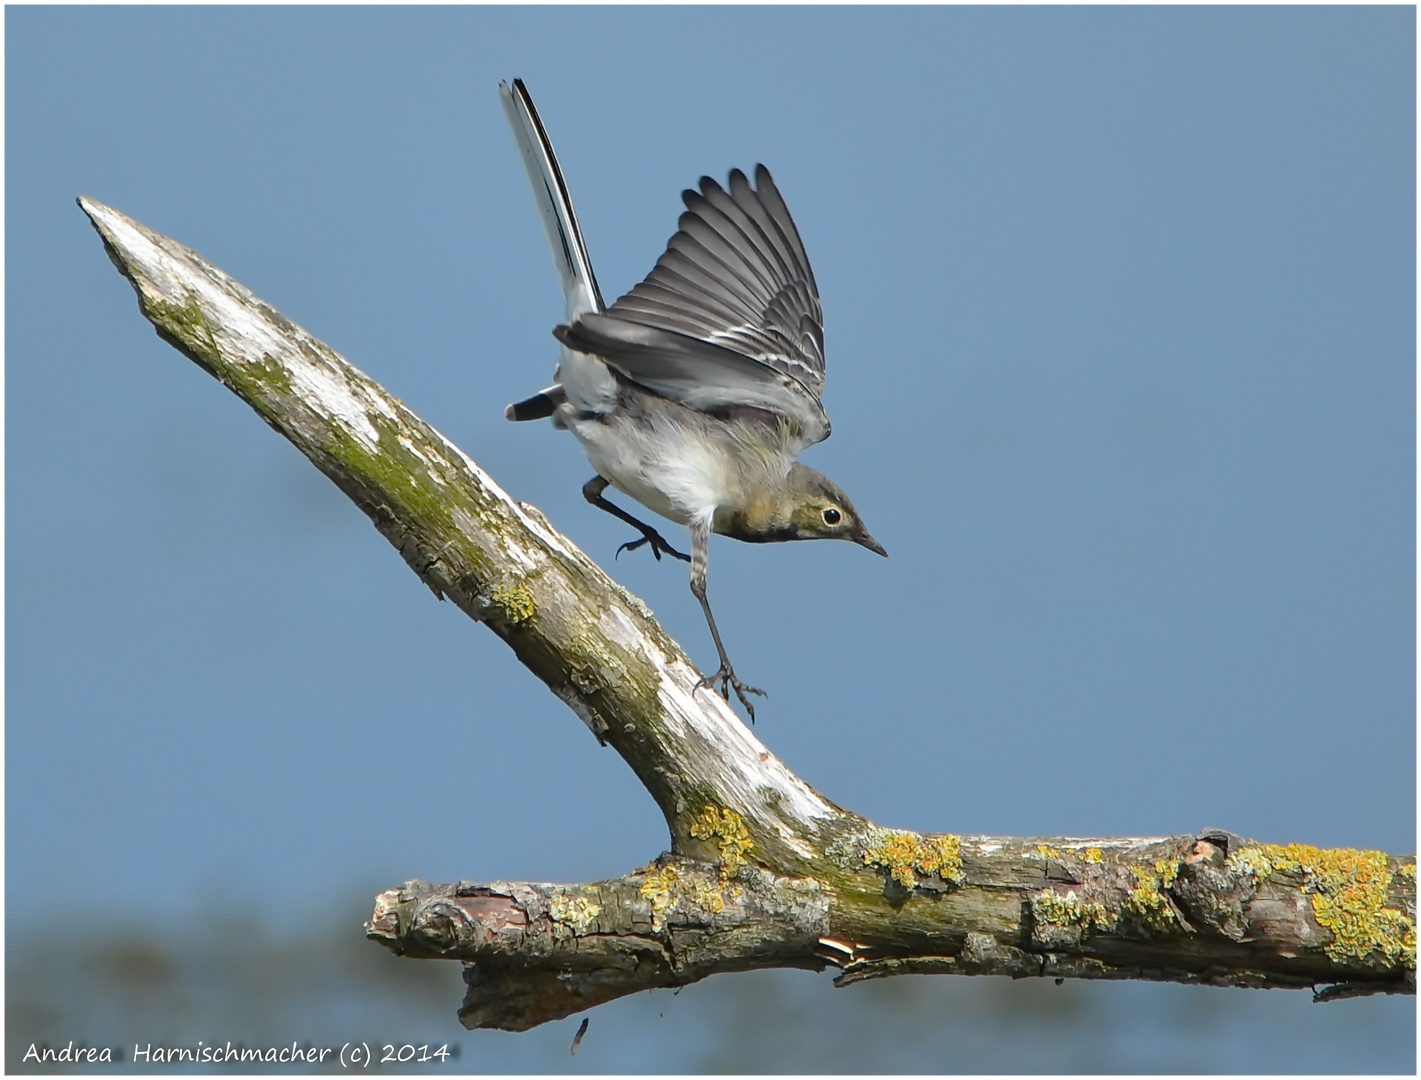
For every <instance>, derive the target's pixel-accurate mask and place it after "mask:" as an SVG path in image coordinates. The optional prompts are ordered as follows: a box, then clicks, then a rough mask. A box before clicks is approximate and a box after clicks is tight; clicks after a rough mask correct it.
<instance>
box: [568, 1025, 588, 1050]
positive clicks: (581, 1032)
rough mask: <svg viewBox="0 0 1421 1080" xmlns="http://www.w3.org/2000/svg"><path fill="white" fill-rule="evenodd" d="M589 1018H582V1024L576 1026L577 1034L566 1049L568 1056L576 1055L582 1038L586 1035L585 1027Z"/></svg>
mask: <svg viewBox="0 0 1421 1080" xmlns="http://www.w3.org/2000/svg"><path fill="white" fill-rule="evenodd" d="M591 1019H592V1018H591V1017H590V1016H584V1017H583V1018H582V1023H581V1024H580V1025H578V1028H577V1034H576V1035H574V1036H573V1037H572V1046H571V1047H569V1048H568V1051H567V1052H568V1053H569V1054H575V1053H577V1048H578V1047H579V1046H580V1045H581V1044H582V1036H584V1035H586V1034H587V1025H588V1023H589V1022H590V1021H591Z"/></svg>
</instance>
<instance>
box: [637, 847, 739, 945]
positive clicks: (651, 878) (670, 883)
mask: <svg viewBox="0 0 1421 1080" xmlns="http://www.w3.org/2000/svg"><path fill="white" fill-rule="evenodd" d="M637 891H638V892H639V893H640V894H641V896H642V898H643V899H645V900H648V901H650V902H651V928H652V929H653V930H660V929H661V928H662V927H664V926H665V925H666V916H667V915H669V914H670V913H671V911H672V910H673V909H674V908H675V907H676V905H677V904H678V903H680V902H681V901H682V900H683V899H684V900H689V901H690V902H691V904H692V905H693V906H695V907H697V908H699V909H701V910H702V911H709V912H712V913H713V914H716V915H719V914H720V913H721V912H722V911H724V910H725V898H724V896H723V895H722V894H721V892H720V890H718V889H714V888H712V887H711V886H710V885H708V884H707V883H706V882H705V881H704V880H702V879H701V878H699V877H691V878H685V877H683V876H682V875H681V871H680V870H679V869H678V868H677V866H676V864H675V863H667V864H666V865H665V866H663V867H662V868H661V869H659V870H656V871H655V872H653V873H651V874H649V875H648V876H647V878H646V880H645V881H643V882H642V883H641V887H640V888H639V889H638V890H637Z"/></svg>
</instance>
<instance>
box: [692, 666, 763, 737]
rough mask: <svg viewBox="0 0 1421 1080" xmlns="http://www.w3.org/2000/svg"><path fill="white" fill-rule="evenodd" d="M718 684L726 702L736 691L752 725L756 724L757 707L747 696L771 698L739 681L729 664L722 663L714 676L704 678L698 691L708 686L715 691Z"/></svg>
mask: <svg viewBox="0 0 1421 1080" xmlns="http://www.w3.org/2000/svg"><path fill="white" fill-rule="evenodd" d="M716 683H720V696H721V697H723V698H725V700H726V701H729V700H730V691H731V689H732V688H733V689H734V690H735V696H736V697H738V698H739V699H740V704H742V705H744V706H745V711H746V712H747V713H749V714H750V723H752V724H753V723H754V722H755V706H753V705H751V704H750V699H749V698H747V697H746V696H745V695H746V694H759V695H760V696H761V697H769V696H770V695H769V694H767V693H765V691H763V690H761V689H760V688H759V687H758V686H746V685H745V684H744V683H743V682H741V681H740V680H739V679H737V678H736V677H735V669H734V668H732V667H731V666H730V665H729V664H728V663H722V664H721V665H720V668H719V669H718V670H717V671H716V673H715V674H714V675H705V676H702V678H701V681H700V682H698V683H696V689H698V690H699V689H700V688H701V687H702V686H708V687H710V688H711V689H712V690H714V689H715V684H716Z"/></svg>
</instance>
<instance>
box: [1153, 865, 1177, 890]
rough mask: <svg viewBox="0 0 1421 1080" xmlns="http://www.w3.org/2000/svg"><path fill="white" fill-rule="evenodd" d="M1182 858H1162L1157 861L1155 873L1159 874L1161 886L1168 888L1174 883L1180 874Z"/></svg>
mask: <svg viewBox="0 0 1421 1080" xmlns="http://www.w3.org/2000/svg"><path fill="white" fill-rule="evenodd" d="M1179 867H1180V860H1178V859H1160V860H1159V861H1158V862H1156V863H1155V873H1156V874H1158V875H1159V883H1160V887H1161V888H1164V889H1167V888H1169V887H1170V886H1171V885H1173V884H1174V879H1175V878H1177V877H1178V876H1179Z"/></svg>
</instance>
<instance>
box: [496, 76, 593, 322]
mask: <svg viewBox="0 0 1421 1080" xmlns="http://www.w3.org/2000/svg"><path fill="white" fill-rule="evenodd" d="M498 89H499V94H500V96H501V97H502V98H503V111H504V112H505V113H507V114H508V126H509V127H511V128H512V129H513V140H514V142H516V143H517V144H518V156H519V157H520V158H521V159H522V160H523V168H524V169H525V170H526V171H527V173H528V183H529V185H530V186H531V187H532V189H533V201H534V202H535V203H536V204H537V206H538V217H539V218H540V219H541V220H542V222H543V231H544V232H545V233H547V237H548V247H549V248H551V249H552V253H553V266H554V267H555V268H556V270H557V272H558V284H560V285H561V286H562V291H563V297H564V299H565V300H566V301H567V320H566V321H567V322H569V323H571V322H573V321H574V320H576V319H577V318H578V316H580V315H585V314H587V312H589V311H602V310H603V304H602V293H601V291H600V290H599V289H598V288H597V278H596V277H595V276H594V275H593V273H592V260H591V259H589V258H588V257H587V244H586V243H585V242H584V241H583V239H582V230H581V229H580V228H579V227H578V224H577V213H576V212H575V211H574V210H573V208H572V197H571V196H569V195H568V193H567V183H566V181H564V180H563V176H562V170H561V169H560V168H558V159H557V155H556V154H554V153H553V144H552V142H551V141H550V140H549V139H548V133H547V131H546V130H545V129H544V127H543V121H542V119H541V118H540V117H539V116H538V110H537V109H535V108H534V107H533V99H532V98H531V97H529V96H528V88H527V87H526V86H524V85H523V80H522V79H514V80H513V85H512V86H511V87H510V86H509V85H508V84H507V83H499V84H498Z"/></svg>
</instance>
